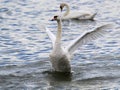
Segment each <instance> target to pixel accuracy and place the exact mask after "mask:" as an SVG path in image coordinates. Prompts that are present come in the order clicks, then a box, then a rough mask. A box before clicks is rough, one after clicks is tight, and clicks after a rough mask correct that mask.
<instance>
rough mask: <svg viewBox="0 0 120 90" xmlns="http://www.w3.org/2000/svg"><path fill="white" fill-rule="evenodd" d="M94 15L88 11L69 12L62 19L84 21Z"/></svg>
mask: <svg viewBox="0 0 120 90" xmlns="http://www.w3.org/2000/svg"><path fill="white" fill-rule="evenodd" d="M94 14H95V13H91V12H89V11H82V10H81V11H71V12H70V13H69V14H68V15H67V16H64V17H63V19H64V20H66V19H81V20H85V19H91V18H92V16H93V15H94Z"/></svg>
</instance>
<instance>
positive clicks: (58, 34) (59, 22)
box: [56, 20, 62, 43]
mask: <svg viewBox="0 0 120 90" xmlns="http://www.w3.org/2000/svg"><path fill="white" fill-rule="evenodd" d="M57 24H58V30H57V35H56V43H61V37H62V35H61V34H62V25H61V20H57Z"/></svg>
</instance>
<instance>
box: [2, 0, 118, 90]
mask: <svg viewBox="0 0 120 90" xmlns="http://www.w3.org/2000/svg"><path fill="white" fill-rule="evenodd" d="M61 2H67V3H69V5H70V8H71V10H80V9H85V8H89V9H91V10H94V11H95V12H97V15H96V17H95V19H96V21H94V22H93V21H69V22H64V23H63V38H62V40H63V45H65V46H66V45H67V44H68V42H69V41H71V40H72V39H74V38H76V37H77V36H79V35H81V34H82V33H84V32H86V31H89V30H92V29H93V28H95V27H97V26H99V25H101V24H104V23H115V24H116V25H115V27H114V28H113V29H111V30H110V31H109V33H108V35H107V36H106V37H104V38H101V39H98V40H96V41H95V42H91V43H89V44H87V45H84V46H83V47H81V48H80V49H78V50H77V51H76V53H75V55H74V58H73V60H72V61H71V67H72V71H73V72H72V74H71V75H66V74H65V75H63V74H60V73H47V72H46V71H49V70H51V64H50V62H49V58H48V56H49V52H50V51H51V49H52V47H51V41H50V40H49V38H48V36H47V35H46V33H45V32H44V30H43V28H42V27H41V24H46V25H47V27H48V28H49V29H50V30H51V31H52V32H53V33H55V32H56V27H57V26H56V22H50V21H49V20H50V19H51V18H52V17H53V15H54V14H55V13H57V12H58V11H59V4H60V3H61ZM119 8H120V1H119V0H72V1H69V0H1V1H0V90H119V89H120V71H119V70H120V29H119V28H120V10H119Z"/></svg>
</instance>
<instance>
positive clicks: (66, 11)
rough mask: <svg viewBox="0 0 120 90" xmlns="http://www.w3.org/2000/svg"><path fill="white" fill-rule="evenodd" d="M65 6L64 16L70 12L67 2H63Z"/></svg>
mask: <svg viewBox="0 0 120 90" xmlns="http://www.w3.org/2000/svg"><path fill="white" fill-rule="evenodd" d="M65 6H66V8H67V11H66V12H65V13H64V16H67V15H68V14H69V12H70V8H69V6H68V4H65Z"/></svg>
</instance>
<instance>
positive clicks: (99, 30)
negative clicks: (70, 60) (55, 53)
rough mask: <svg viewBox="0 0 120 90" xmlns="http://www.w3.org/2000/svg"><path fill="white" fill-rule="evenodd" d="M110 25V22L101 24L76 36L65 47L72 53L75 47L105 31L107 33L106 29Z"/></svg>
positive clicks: (101, 34)
mask: <svg viewBox="0 0 120 90" xmlns="http://www.w3.org/2000/svg"><path fill="white" fill-rule="evenodd" d="M110 26H111V24H106V25H102V26H100V27H98V28H96V29H94V30H93V31H90V32H87V33H85V34H84V35H83V36H82V37H78V38H77V39H75V40H73V41H72V42H71V43H70V44H69V46H68V47H67V48H66V49H67V50H68V52H69V53H70V54H72V53H73V52H74V51H75V50H76V49H78V47H80V46H82V45H84V44H86V43H88V42H91V41H92V40H95V39H97V38H99V37H102V36H103V35H104V34H105V33H107V31H106V29H109V28H110Z"/></svg>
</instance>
